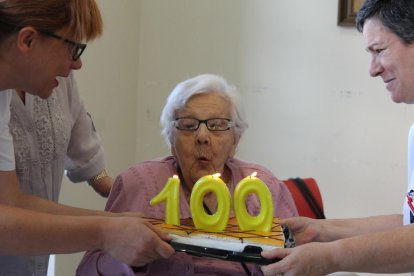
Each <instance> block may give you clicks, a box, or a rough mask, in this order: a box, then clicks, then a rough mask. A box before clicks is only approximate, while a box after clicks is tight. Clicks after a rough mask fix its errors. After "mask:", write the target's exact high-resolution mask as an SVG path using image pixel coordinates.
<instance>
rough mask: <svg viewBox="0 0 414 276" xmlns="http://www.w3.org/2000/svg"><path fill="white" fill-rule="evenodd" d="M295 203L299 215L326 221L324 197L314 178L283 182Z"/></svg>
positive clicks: (290, 179)
mask: <svg viewBox="0 0 414 276" xmlns="http://www.w3.org/2000/svg"><path fill="white" fill-rule="evenodd" d="M283 182H284V183H285V184H286V186H287V187H288V188H289V190H290V193H291V194H292V197H293V200H294V201H295V204H296V208H297V209H298V212H299V215H300V216H304V217H309V218H316V219H324V218H325V214H324V210H323V202H322V196H321V193H320V191H319V187H318V184H317V183H316V181H315V179H313V178H289V179H286V180H283Z"/></svg>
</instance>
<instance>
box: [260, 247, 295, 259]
mask: <svg viewBox="0 0 414 276" xmlns="http://www.w3.org/2000/svg"><path fill="white" fill-rule="evenodd" d="M289 252H290V250H289V249H273V250H265V251H263V252H262V256H263V257H265V258H266V259H283V258H284V257H286V256H287V255H289Z"/></svg>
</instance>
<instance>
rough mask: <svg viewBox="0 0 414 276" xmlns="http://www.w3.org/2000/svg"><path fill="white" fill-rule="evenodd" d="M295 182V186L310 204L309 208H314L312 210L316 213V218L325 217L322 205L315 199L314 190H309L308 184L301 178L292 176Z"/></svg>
mask: <svg viewBox="0 0 414 276" xmlns="http://www.w3.org/2000/svg"><path fill="white" fill-rule="evenodd" d="M289 180H291V181H292V182H293V184H295V186H296V187H297V188H298V190H299V191H300V192H301V193H302V196H303V198H304V199H305V200H306V202H307V203H308V205H309V208H310V209H311V210H312V212H313V213H314V214H315V216H316V218H318V219H325V214H324V212H323V209H322V206H320V205H319V204H318V202H317V200H316V199H315V197H314V195H313V194H312V192H311V191H310V190H309V188H308V185H307V184H306V182H305V181H303V179H301V178H298V177H297V178H290V179H289Z"/></svg>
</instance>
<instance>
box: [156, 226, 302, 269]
mask: <svg viewBox="0 0 414 276" xmlns="http://www.w3.org/2000/svg"><path fill="white" fill-rule="evenodd" d="M149 222H151V223H152V224H153V225H155V226H156V227H157V228H159V229H161V230H163V231H165V232H167V233H169V234H170V235H171V236H172V237H173V240H172V242H171V245H172V246H173V247H174V248H175V249H176V251H181V252H186V253H188V254H192V255H197V256H208V257H215V258H220V259H225V260H231V261H245V262H254V263H260V264H267V263H271V262H274V261H276V260H267V259H264V258H263V257H261V254H260V252H261V251H263V250H270V249H274V248H284V247H293V246H294V242H293V238H292V237H291V235H290V232H289V230H288V229H287V228H283V227H282V226H281V225H280V224H279V219H278V218H273V223H272V227H271V231H269V232H262V231H241V230H240V229H239V227H238V224H237V220H236V218H230V219H229V221H228V224H227V227H226V229H225V230H224V231H211V230H203V229H195V228H194V224H193V220H192V219H191V218H187V219H181V220H180V225H179V226H177V225H171V224H165V222H164V221H163V220H161V219H149Z"/></svg>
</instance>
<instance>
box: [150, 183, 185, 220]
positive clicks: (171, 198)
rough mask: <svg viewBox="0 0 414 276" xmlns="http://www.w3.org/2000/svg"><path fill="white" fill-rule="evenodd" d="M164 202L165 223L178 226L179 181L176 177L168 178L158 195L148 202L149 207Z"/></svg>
mask: <svg viewBox="0 0 414 276" xmlns="http://www.w3.org/2000/svg"><path fill="white" fill-rule="evenodd" d="M163 201H166V202H165V223H166V224H174V225H180V210H179V206H180V205H179V202H180V179H179V178H178V176H176V175H174V176H173V177H170V178H168V181H167V183H166V184H165V186H164V188H163V189H162V191H161V192H159V194H157V195H156V196H155V197H153V198H152V199H151V201H150V204H151V205H155V204H158V203H160V202H163Z"/></svg>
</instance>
